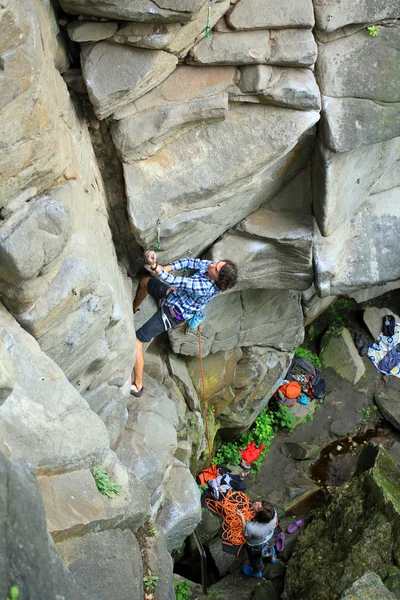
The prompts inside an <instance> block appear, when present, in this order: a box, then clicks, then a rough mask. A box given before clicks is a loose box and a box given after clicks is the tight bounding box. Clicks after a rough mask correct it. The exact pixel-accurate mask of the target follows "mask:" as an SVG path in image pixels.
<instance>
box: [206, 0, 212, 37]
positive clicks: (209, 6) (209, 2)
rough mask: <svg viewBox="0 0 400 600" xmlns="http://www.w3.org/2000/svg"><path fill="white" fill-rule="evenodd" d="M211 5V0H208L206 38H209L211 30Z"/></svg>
mask: <svg viewBox="0 0 400 600" xmlns="http://www.w3.org/2000/svg"><path fill="white" fill-rule="evenodd" d="M211 7H212V0H208V8H207V25H206V38H210V37H211V36H212V30H211Z"/></svg>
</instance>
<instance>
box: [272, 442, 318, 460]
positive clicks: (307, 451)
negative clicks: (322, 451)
mask: <svg viewBox="0 0 400 600" xmlns="http://www.w3.org/2000/svg"><path fill="white" fill-rule="evenodd" d="M281 451H282V453H283V454H286V456H291V457H292V458H294V459H295V460H310V459H312V458H316V457H317V456H318V455H319V447H318V446H315V445H314V446H313V445H311V444H306V443H305V442H303V443H300V442H283V444H282V448H281Z"/></svg>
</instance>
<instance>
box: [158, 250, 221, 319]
mask: <svg viewBox="0 0 400 600" xmlns="http://www.w3.org/2000/svg"><path fill="white" fill-rule="evenodd" d="M170 264H171V267H172V270H173V271H181V270H182V269H190V270H191V271H197V272H196V273H195V274H194V275H192V276H191V277H175V276H174V275H171V274H170V273H167V271H165V270H164V269H163V270H162V271H161V272H160V273H158V276H159V277H160V278H161V279H163V280H164V281H166V282H167V283H170V284H171V285H172V286H173V287H175V288H176V290H174V291H173V292H171V293H170V294H168V296H167V298H166V300H165V304H166V306H169V307H170V308H173V309H174V310H177V311H179V312H180V313H181V315H182V317H183V318H184V319H190V318H191V317H193V315H194V314H195V313H196V312H197V311H199V310H202V309H203V308H204V307H205V305H206V304H207V303H208V302H210V300H212V298H214V296H216V295H217V294H218V293H219V292H220V289H219V287H218V286H217V285H216V283H215V281H213V280H212V279H210V278H209V277H208V276H207V275H206V271H207V269H208V265H210V264H211V260H200V259H199V258H182V259H181V260H175V261H174V262H172V263H170Z"/></svg>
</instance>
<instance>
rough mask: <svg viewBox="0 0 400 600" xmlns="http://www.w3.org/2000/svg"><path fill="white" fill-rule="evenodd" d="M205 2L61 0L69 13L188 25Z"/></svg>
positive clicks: (198, 0) (195, 0)
mask: <svg viewBox="0 0 400 600" xmlns="http://www.w3.org/2000/svg"><path fill="white" fill-rule="evenodd" d="M203 3H204V0H161V1H160V0H158V1H157V2H155V1H153V0H136V1H135V2H133V3H132V0H115V2H113V3H112V4H110V2H108V1H107V0H99V2H97V1H96V2H93V0H61V2H60V4H61V6H62V8H63V9H64V10H65V11H66V12H67V13H72V14H75V15H92V16H94V17H106V18H108V19H110V18H111V19H121V20H123V21H144V22H156V23H157V22H161V23H171V22H172V23H173V22H178V23H180V22H185V21H189V20H190V19H192V17H193V15H194V14H195V13H196V12H197V11H198V10H199V9H200V7H201V6H202V5H203Z"/></svg>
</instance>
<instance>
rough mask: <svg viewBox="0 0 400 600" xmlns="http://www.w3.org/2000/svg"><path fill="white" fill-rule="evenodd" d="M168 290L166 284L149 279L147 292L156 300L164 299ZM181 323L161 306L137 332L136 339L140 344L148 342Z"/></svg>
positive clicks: (156, 278)
mask: <svg viewBox="0 0 400 600" xmlns="http://www.w3.org/2000/svg"><path fill="white" fill-rule="evenodd" d="M169 288H170V286H169V285H168V283H165V281H162V280H161V279H159V278H158V277H154V276H153V277H150V279H149V282H148V284H147V291H148V292H149V294H150V296H153V298H155V299H156V300H162V299H163V298H165V296H166V295H167V292H168V290H169ZM182 322H183V321H178V319H175V317H173V316H172V314H171V313H170V311H169V308H168V307H167V306H163V307H162V308H159V309H158V311H157V312H156V314H155V315H153V316H152V317H151V318H150V319H149V320H148V321H146V323H145V324H144V325H142V326H141V327H140V329H138V330H137V332H136V337H137V339H138V340H140V341H141V342H150V341H151V340H152V339H153V338H155V337H157V336H158V335H160V333H163V332H164V331H167V329H174V328H175V327H177V326H178V325H180V324H181V323H182Z"/></svg>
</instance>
